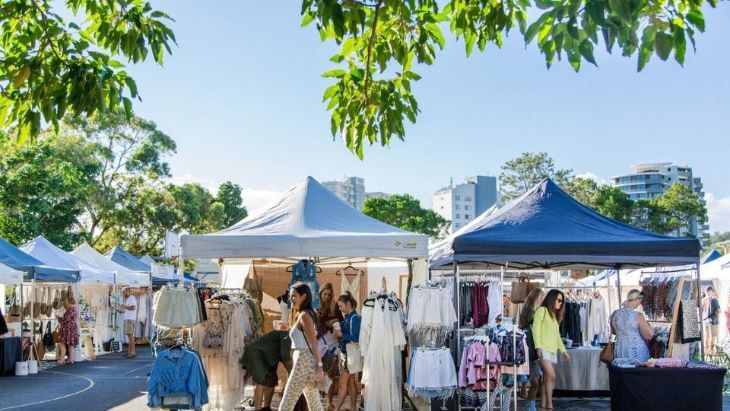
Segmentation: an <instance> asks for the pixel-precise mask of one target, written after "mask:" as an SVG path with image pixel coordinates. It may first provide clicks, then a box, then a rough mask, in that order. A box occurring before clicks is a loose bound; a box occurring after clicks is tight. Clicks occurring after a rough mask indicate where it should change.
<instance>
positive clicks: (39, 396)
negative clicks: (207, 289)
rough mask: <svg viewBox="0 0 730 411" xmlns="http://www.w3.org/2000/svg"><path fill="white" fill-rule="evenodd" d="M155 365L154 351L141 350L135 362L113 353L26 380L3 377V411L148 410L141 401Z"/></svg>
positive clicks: (0, 387) (0, 395)
mask: <svg viewBox="0 0 730 411" xmlns="http://www.w3.org/2000/svg"><path fill="white" fill-rule="evenodd" d="M152 362H153V359H152V355H151V351H150V348H149V347H145V346H138V347H137V357H135V358H129V359H128V358H124V357H122V353H110V354H105V355H101V356H98V357H96V360H94V361H82V362H77V363H75V364H74V365H59V366H56V367H53V368H51V369H49V370H46V371H41V372H39V373H38V374H35V375H29V376H26V377H14V376H13V377H1V378H0V411H3V410H44V411H51V410H59V411H61V410H63V411H71V410H83V411H96V410H99V411H101V410H110V409H115V408H116V409H119V410H129V411H133V410H138V409H139V410H147V409H148V408H147V406H146V401H140V397H144V396H145V394H146V391H147V374H148V373H149V372H150V369H151V368H152Z"/></svg>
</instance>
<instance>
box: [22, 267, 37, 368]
mask: <svg viewBox="0 0 730 411" xmlns="http://www.w3.org/2000/svg"><path fill="white" fill-rule="evenodd" d="M30 298H31V301H32V302H31V303H30V353H29V355H28V360H30V361H33V350H35V346H34V345H35V278H33V281H31V289H30ZM20 328H21V330H20V335H21V336H22V335H23V326H22V324H21V327H20Z"/></svg>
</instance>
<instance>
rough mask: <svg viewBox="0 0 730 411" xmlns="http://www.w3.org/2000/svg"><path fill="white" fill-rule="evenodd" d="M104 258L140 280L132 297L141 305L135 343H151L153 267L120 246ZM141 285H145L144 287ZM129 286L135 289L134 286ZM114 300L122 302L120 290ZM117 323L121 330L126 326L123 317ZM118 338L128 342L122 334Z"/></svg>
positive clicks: (138, 308)
mask: <svg viewBox="0 0 730 411" xmlns="http://www.w3.org/2000/svg"><path fill="white" fill-rule="evenodd" d="M104 257H105V258H107V259H108V260H110V261H112V262H114V263H116V264H118V265H120V266H122V267H125V268H126V269H127V270H131V271H132V272H134V273H135V278H138V281H139V283H140V285H137V286H136V288H133V289H132V295H134V297H135V299H137V302H138V304H139V306H138V307H137V325H138V326H137V327H136V335H135V338H136V340H135V341H137V342H140V341H142V342H144V341H150V340H151V339H152V336H153V333H154V330H153V326H152V316H153V312H152V289H153V286H154V284H153V277H152V275H153V273H152V267H151V266H150V265H149V264H147V263H145V262H143V261H140V260H139V259H138V258H137V257H135V256H134V255H132V254H131V253H130V252H128V251H127V250H125V249H124V248H122V247H121V246H119V245H116V246H114V247H112V248H111V249H110V250H109V251H107V252H106V254H104ZM141 276H146V277H147V278H145V279H144V280H141V279H139V277H141ZM141 284H144V286H142V285H141ZM129 285H130V286H133V287H134V285H133V284H129ZM114 299H115V301H121V300H122V294H121V291H120V290H119V289H117V290H116V292H115V294H114ZM116 323H117V328H118V329H119V330H121V329H122V327H123V325H124V320H123V319H122V316H121V315H119V316H117V317H116ZM116 338H117V340H119V341H127V337H126V336H125V335H123V334H122V333H121V332H120V333H119V334H118V335H117V337H116Z"/></svg>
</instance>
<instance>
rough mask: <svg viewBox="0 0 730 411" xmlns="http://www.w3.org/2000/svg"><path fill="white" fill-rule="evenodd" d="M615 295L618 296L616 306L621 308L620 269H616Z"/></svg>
mask: <svg viewBox="0 0 730 411" xmlns="http://www.w3.org/2000/svg"><path fill="white" fill-rule="evenodd" d="M616 288H617V290H616V295H618V306H619V308H621V269H620V267H616Z"/></svg>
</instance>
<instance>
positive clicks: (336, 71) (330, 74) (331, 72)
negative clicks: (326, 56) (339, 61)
mask: <svg viewBox="0 0 730 411" xmlns="http://www.w3.org/2000/svg"><path fill="white" fill-rule="evenodd" d="M346 73H347V72H346V71H345V70H343V69H339V68H338V69H332V70H329V71H325V72H324V73H322V77H324V78H327V77H335V78H342V77H344V76H345V74H346Z"/></svg>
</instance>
